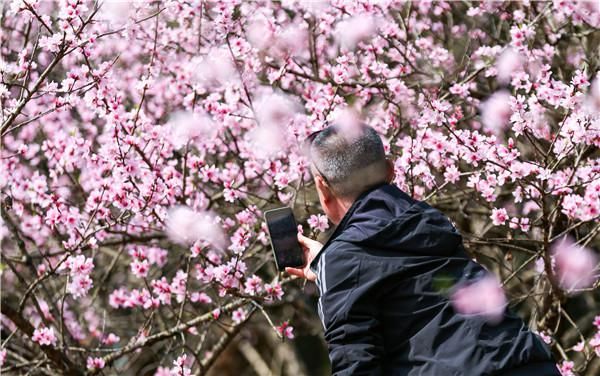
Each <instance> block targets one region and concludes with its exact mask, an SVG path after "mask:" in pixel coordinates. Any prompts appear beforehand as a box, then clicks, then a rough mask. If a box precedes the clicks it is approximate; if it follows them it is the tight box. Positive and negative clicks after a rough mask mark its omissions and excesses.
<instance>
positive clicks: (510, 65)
mask: <svg viewBox="0 0 600 376" xmlns="http://www.w3.org/2000/svg"><path fill="white" fill-rule="evenodd" d="M523 63H524V61H523V56H522V55H521V54H519V53H518V52H517V51H515V50H514V49H512V48H507V49H505V50H504V51H503V52H502V54H500V56H499V57H498V59H497V60H496V69H497V71H498V76H497V77H498V81H499V82H500V83H503V84H507V83H509V82H510V81H511V77H512V74H513V73H515V72H516V71H518V70H520V69H522V67H523Z"/></svg>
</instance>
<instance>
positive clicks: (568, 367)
mask: <svg viewBox="0 0 600 376" xmlns="http://www.w3.org/2000/svg"><path fill="white" fill-rule="evenodd" d="M557 367H558V370H559V371H560V374H561V375H562V376H575V373H573V369H574V368H575V363H573V362H571V361H568V360H564V361H563V362H562V363H560V365H557Z"/></svg>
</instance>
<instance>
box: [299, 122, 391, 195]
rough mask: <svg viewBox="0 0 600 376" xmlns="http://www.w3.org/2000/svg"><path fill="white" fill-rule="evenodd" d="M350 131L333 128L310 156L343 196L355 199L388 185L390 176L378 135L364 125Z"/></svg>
mask: <svg viewBox="0 0 600 376" xmlns="http://www.w3.org/2000/svg"><path fill="white" fill-rule="evenodd" d="M351 128H352V129H345V128H344V127H341V126H340V125H337V124H334V125H331V126H329V127H327V128H325V129H323V130H322V131H321V132H319V133H318V134H317V135H316V136H315V138H314V139H313V140H312V142H311V144H310V157H311V160H312V162H313V163H314V164H315V167H316V169H317V171H318V173H319V174H321V175H323V178H324V179H325V180H326V182H327V183H328V184H329V186H330V187H331V189H332V190H333V192H334V193H335V194H336V195H338V196H340V197H356V196H358V195H360V194H361V193H363V192H364V191H366V190H367V189H369V188H371V187H373V186H375V185H378V184H380V183H383V182H385V179H386V176H387V163H386V157H385V150H384V147H383V142H382V141H381V138H380V137H379V134H377V132H376V131H375V129H373V128H371V127H369V126H368V125H365V124H357V125H356V126H353V127H351Z"/></svg>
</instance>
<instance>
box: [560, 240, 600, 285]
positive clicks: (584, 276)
mask: <svg viewBox="0 0 600 376" xmlns="http://www.w3.org/2000/svg"><path fill="white" fill-rule="evenodd" d="M551 251H552V256H553V257H554V259H555V260H556V279H557V281H558V283H559V285H560V286H561V287H562V288H563V289H564V290H566V291H568V292H575V291H574V290H579V289H585V288H587V287H590V286H591V285H592V284H593V283H594V282H595V281H596V280H597V279H598V271H597V268H598V256H597V255H596V254H595V253H594V252H592V251H591V250H590V249H588V248H585V247H582V246H580V245H578V244H577V243H576V242H575V241H574V240H573V239H572V238H570V237H567V236H565V237H563V238H561V239H560V240H557V241H556V242H554V243H553V244H552V246H551Z"/></svg>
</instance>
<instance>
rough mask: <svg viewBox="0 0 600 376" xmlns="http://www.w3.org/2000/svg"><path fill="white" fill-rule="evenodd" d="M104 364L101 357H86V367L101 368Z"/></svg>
mask: <svg viewBox="0 0 600 376" xmlns="http://www.w3.org/2000/svg"><path fill="white" fill-rule="evenodd" d="M104 365H105V363H104V359H102V358H92V357H91V356H90V357H88V358H87V369H102V368H104Z"/></svg>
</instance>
